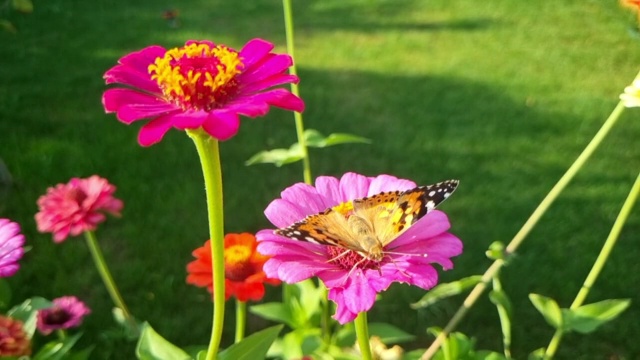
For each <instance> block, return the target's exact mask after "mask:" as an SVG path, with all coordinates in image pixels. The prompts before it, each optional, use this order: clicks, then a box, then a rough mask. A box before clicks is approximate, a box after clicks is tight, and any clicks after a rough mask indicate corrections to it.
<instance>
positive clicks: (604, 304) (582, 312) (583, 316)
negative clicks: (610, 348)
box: [562, 299, 631, 334]
mask: <svg viewBox="0 0 640 360" xmlns="http://www.w3.org/2000/svg"><path fill="white" fill-rule="evenodd" d="M630 304H631V300H629V299H609V300H604V301H599V302H597V303H593V304H588V305H583V306H580V307H579V308H577V309H573V310H572V309H562V312H563V316H564V321H565V327H566V329H567V330H573V331H577V332H579V333H581V334H588V333H590V332H593V331H594V330H596V329H597V328H598V327H600V325H603V324H605V323H607V322H609V321H611V320H613V319H615V318H616V317H618V315H620V314H621V313H622V312H623V311H625V310H626V309H627V308H628V307H629V305H630Z"/></svg>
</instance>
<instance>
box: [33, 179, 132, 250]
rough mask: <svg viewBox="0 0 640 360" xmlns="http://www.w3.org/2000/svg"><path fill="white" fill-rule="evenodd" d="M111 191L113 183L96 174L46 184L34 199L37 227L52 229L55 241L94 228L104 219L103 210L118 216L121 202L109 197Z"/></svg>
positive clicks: (111, 194)
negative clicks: (41, 193) (39, 195)
mask: <svg viewBox="0 0 640 360" xmlns="http://www.w3.org/2000/svg"><path fill="white" fill-rule="evenodd" d="M115 191H116V187H115V186H113V185H111V184H109V182H108V181H107V180H106V179H103V178H101V177H99V176H97V175H93V176H91V177H89V178H86V179H79V178H73V179H71V180H70V181H69V182H68V183H67V184H58V185H56V186H55V187H50V188H48V189H47V193H46V194H45V195H42V196H41V197H40V198H39V199H38V207H39V209H40V211H39V212H38V213H37V214H36V223H37V224H38V231H40V232H50V233H53V241H55V242H57V243H59V242H62V241H64V240H65V239H66V238H67V236H69V235H72V236H77V235H80V234H81V233H82V232H84V231H92V230H95V229H96V226H97V225H98V224H99V223H101V222H103V221H104V220H105V219H106V216H105V215H104V213H105V212H106V213H110V214H111V215H114V216H120V211H121V210H122V207H123V203H122V201H121V200H119V199H116V198H115V197H113V193H114V192H115Z"/></svg>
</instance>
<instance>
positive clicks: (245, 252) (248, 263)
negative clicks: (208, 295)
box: [187, 233, 280, 301]
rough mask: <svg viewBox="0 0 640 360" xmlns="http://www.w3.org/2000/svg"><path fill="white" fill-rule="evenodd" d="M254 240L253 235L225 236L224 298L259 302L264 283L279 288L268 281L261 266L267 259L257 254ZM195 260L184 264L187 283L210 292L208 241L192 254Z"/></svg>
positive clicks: (273, 281)
mask: <svg viewBox="0 0 640 360" xmlns="http://www.w3.org/2000/svg"><path fill="white" fill-rule="evenodd" d="M256 245H257V242H256V238H255V236H253V235H252V234H249V233H242V234H227V235H225V237H224V277H225V285H224V288H225V297H226V299H227V300H229V298H230V297H231V296H235V297H236V298H237V299H238V300H240V301H248V300H254V301H258V300H260V299H262V297H263V296H264V283H267V284H271V285H278V284H280V281H279V280H277V279H269V278H267V276H266V275H265V273H264V271H263V270H262V266H263V265H264V263H265V261H267V259H269V257H267V256H264V255H261V254H260V253H258V252H257V251H256ZM193 256H195V257H196V260H194V261H192V262H190V263H189V264H187V272H188V273H189V275H188V276H187V283H188V284H192V285H196V286H200V287H206V288H207V289H208V290H209V292H212V291H213V277H212V273H211V240H207V242H205V244H204V246H202V247H199V248H197V249H195V250H194V251H193Z"/></svg>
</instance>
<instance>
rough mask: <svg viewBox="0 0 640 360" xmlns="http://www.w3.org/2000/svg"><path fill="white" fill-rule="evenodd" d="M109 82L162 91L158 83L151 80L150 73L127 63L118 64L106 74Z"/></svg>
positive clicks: (105, 78)
mask: <svg viewBox="0 0 640 360" xmlns="http://www.w3.org/2000/svg"><path fill="white" fill-rule="evenodd" d="M104 80H105V82H106V83H107V84H113V83H119V84H124V85H128V86H131V87H133V88H136V89H141V90H144V91H147V92H150V93H158V94H160V93H162V91H161V90H160V87H158V83H157V82H155V81H153V80H151V77H150V75H149V73H141V72H138V71H134V70H132V68H130V67H128V66H125V65H116V66H114V67H112V68H111V69H110V70H109V71H107V72H106V73H105V74H104Z"/></svg>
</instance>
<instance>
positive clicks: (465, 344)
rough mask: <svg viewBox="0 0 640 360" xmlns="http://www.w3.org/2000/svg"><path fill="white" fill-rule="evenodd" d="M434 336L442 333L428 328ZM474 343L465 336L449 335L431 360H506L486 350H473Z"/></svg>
mask: <svg viewBox="0 0 640 360" xmlns="http://www.w3.org/2000/svg"><path fill="white" fill-rule="evenodd" d="M428 331H429V333H431V334H432V335H434V336H438V334H439V333H440V332H441V331H442V330H441V329H439V328H435V327H432V328H429V329H428ZM474 348H475V341H474V340H473V339H469V338H468V337H467V336H466V335H465V334H463V333H459V332H454V333H451V334H449V336H447V338H446V339H445V340H444V342H443V343H442V346H441V347H440V349H439V350H438V352H436V354H435V355H434V356H433V358H432V359H433V360H506V358H505V357H504V355H502V354H499V353H497V352H492V351H486V350H475V349H474Z"/></svg>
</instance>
